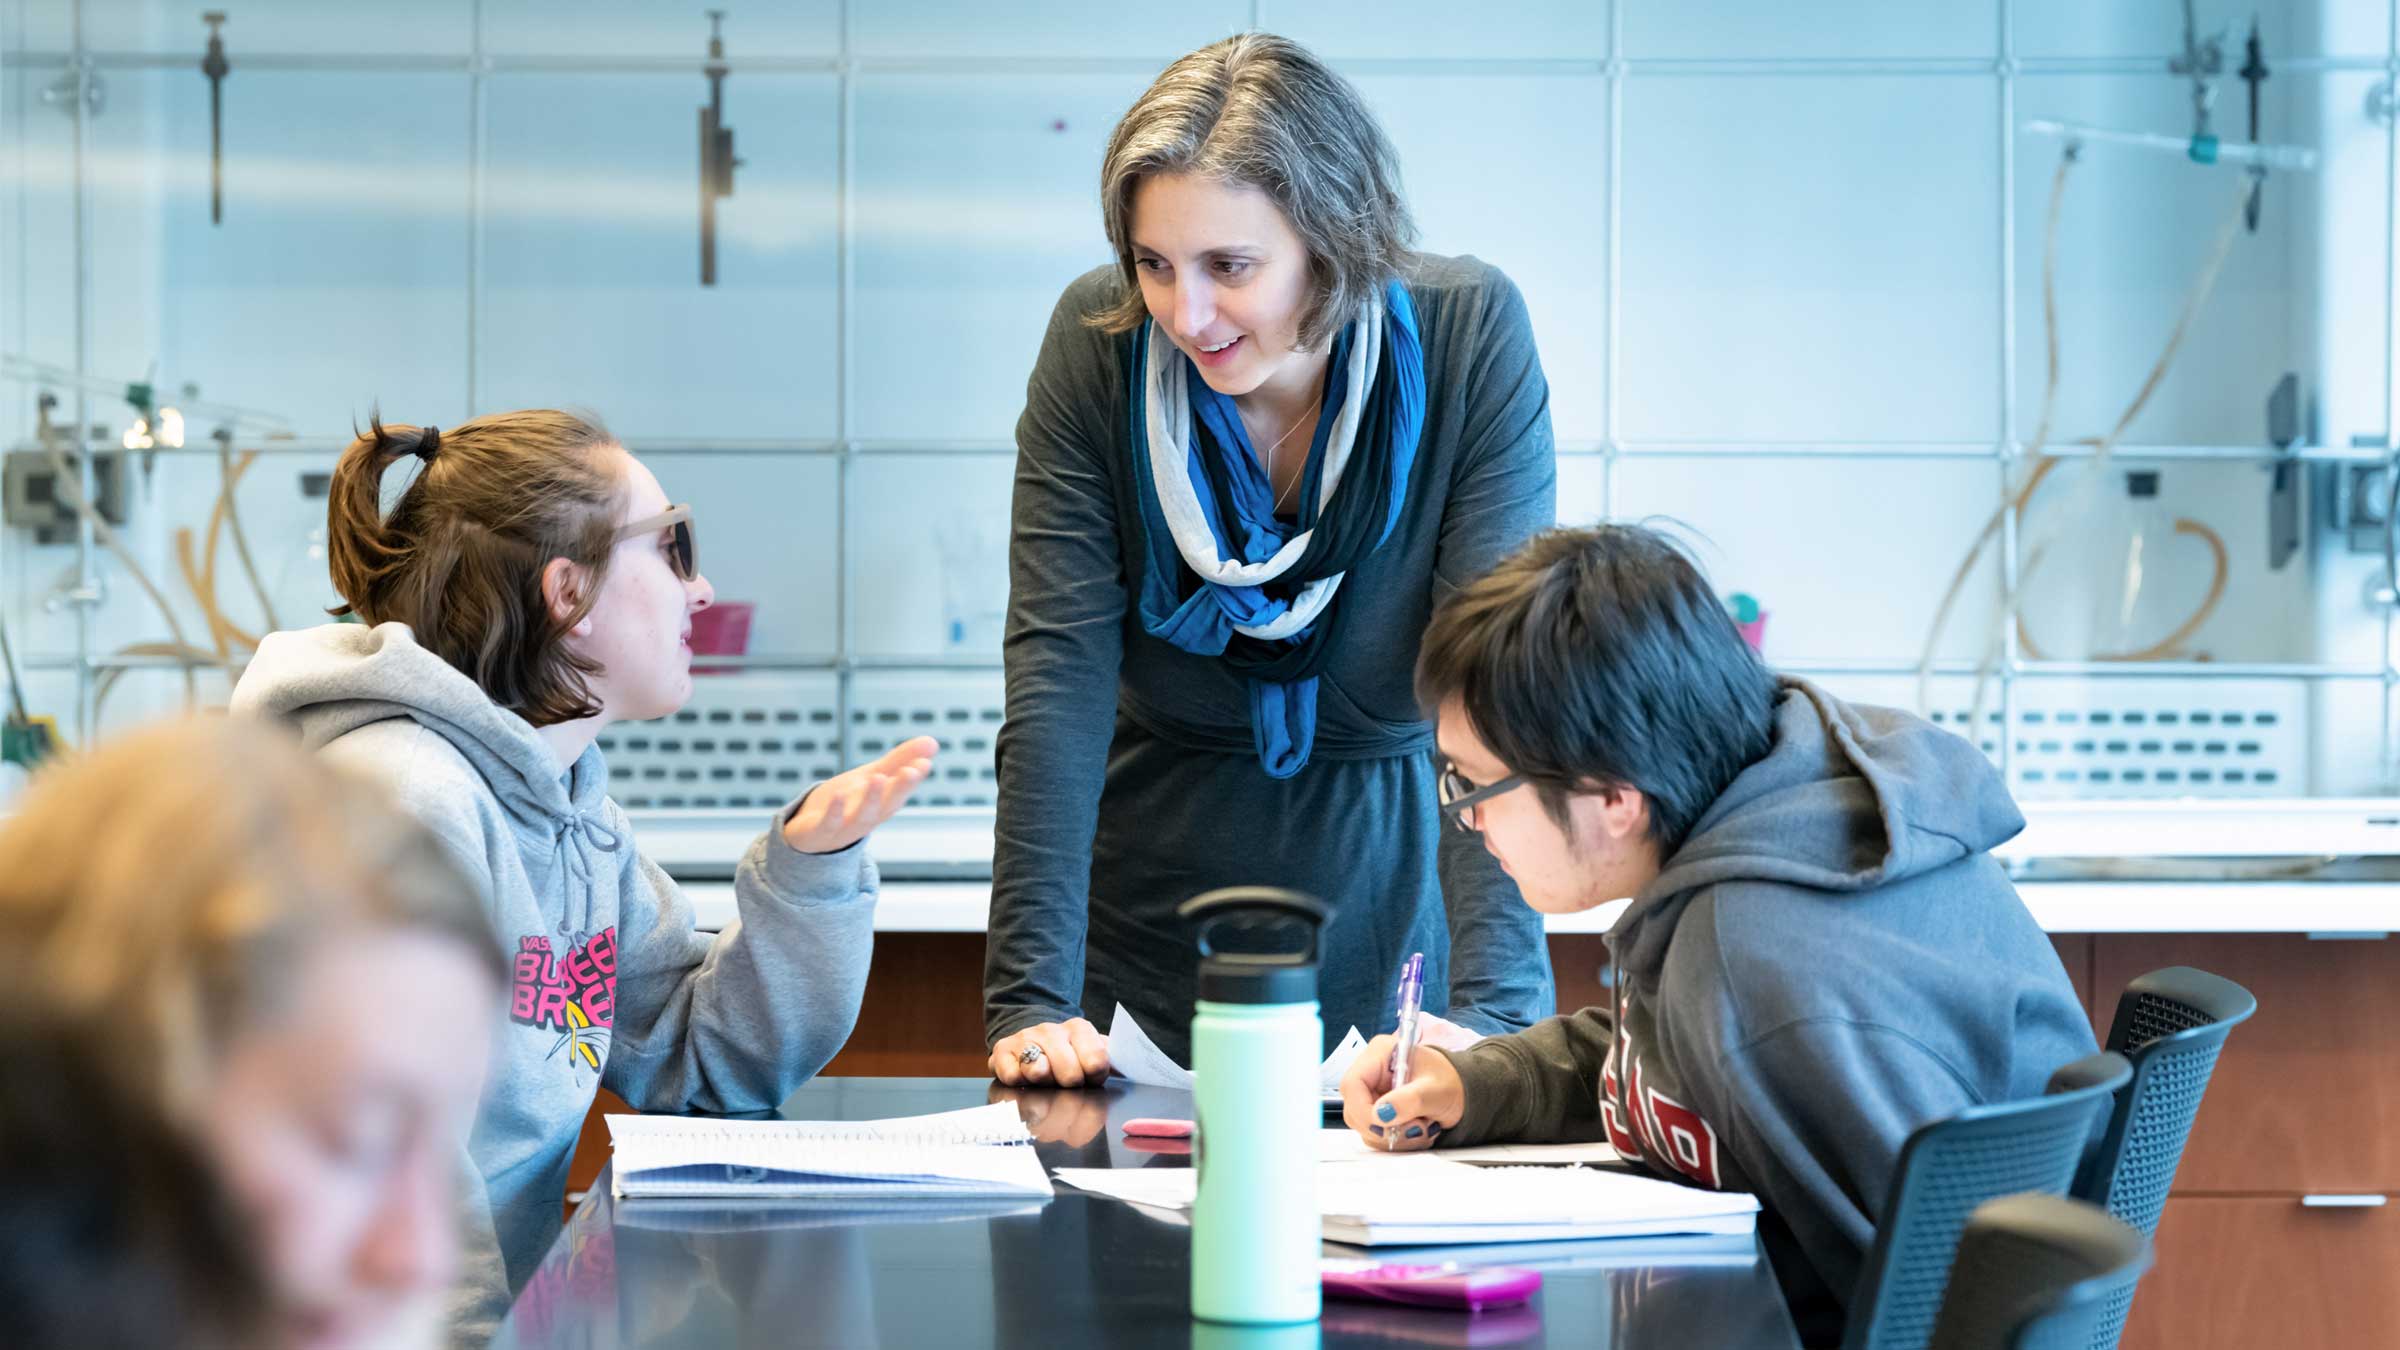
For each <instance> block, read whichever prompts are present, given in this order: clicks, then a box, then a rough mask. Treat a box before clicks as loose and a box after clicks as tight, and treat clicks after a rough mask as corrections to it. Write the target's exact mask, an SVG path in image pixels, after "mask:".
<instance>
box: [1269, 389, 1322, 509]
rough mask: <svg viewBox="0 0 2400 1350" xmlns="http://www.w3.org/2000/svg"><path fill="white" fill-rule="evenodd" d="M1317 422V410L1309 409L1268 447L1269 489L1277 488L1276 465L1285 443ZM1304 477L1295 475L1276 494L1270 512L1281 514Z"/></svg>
mask: <svg viewBox="0 0 2400 1350" xmlns="http://www.w3.org/2000/svg"><path fill="white" fill-rule="evenodd" d="M1316 420H1317V410H1316V409H1314V408H1311V409H1309V410H1308V412H1307V413H1306V414H1304V415H1302V416H1301V417H1299V418H1298V419H1296V420H1295V421H1293V423H1292V424H1291V425H1290V426H1288V427H1285V428H1284V429H1283V434H1282V435H1281V436H1278V437H1276V438H1275V443H1274V444H1273V445H1270V446H1268V447H1267V486H1268V487H1270V488H1271V487H1273V486H1275V466H1276V464H1277V460H1276V453H1277V452H1278V451H1280V450H1282V449H1283V443H1284V442H1285V441H1288V440H1290V439H1291V438H1292V433H1293V432H1295V431H1298V430H1299V429H1300V428H1302V427H1304V426H1308V425H1310V424H1312V423H1314V422H1315V421H1316ZM1303 477H1306V475H1305V474H1294V475H1293V476H1292V481H1291V482H1289V483H1286V484H1285V485H1284V488H1283V491H1281V492H1278V493H1276V494H1275V502H1274V504H1273V505H1272V506H1270V507H1268V508H1267V509H1268V510H1270V511H1273V512H1278V513H1280V512H1281V511H1282V510H1283V502H1284V499H1285V498H1286V497H1289V496H1291V495H1292V489H1294V488H1296V487H1298V486H1300V480H1301V479H1302V478H1303Z"/></svg>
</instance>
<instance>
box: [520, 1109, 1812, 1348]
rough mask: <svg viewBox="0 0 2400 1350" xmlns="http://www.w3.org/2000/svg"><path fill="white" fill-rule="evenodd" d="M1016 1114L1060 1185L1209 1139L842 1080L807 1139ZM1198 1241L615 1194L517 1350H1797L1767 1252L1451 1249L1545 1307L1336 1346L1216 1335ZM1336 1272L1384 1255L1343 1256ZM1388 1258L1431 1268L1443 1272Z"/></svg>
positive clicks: (543, 1286) (1139, 1229) (949, 1212)
mask: <svg viewBox="0 0 2400 1350" xmlns="http://www.w3.org/2000/svg"><path fill="white" fill-rule="evenodd" d="M1008 1099H1013V1100H1015V1101H1016V1102H1017V1104H1018V1107H1019V1110H1020V1111H1021V1112H1022V1113H1023V1114H1024V1117H1025V1123H1026V1125H1027V1126H1028V1127H1029V1128H1030V1129H1031V1130H1032V1131H1033V1133H1034V1135H1035V1136H1036V1137H1037V1139H1038V1140H1039V1141H1040V1142H1039V1144H1038V1145H1037V1147H1038V1148H1039V1150H1040V1154H1041V1159H1042V1162H1043V1164H1044V1165H1045V1166H1047V1167H1183V1166H1188V1165H1189V1163H1190V1159H1189V1157H1188V1156H1186V1155H1182V1154H1175V1153H1153V1152H1145V1151H1141V1150H1138V1149H1134V1148H1131V1147H1128V1145H1127V1143H1126V1140H1125V1137H1124V1135H1123V1134H1122V1133H1121V1131H1120V1130H1119V1128H1118V1126H1119V1125H1121V1124H1122V1123H1123V1122H1124V1121H1127V1120H1131V1119H1133V1118H1134V1117H1137V1116H1172V1117H1188V1116H1190V1115H1191V1096H1190V1094H1189V1093H1185V1092H1179V1091H1174V1090H1171V1089H1165V1088H1137V1087H1132V1086H1129V1085H1127V1084H1125V1083H1123V1082H1117V1083H1112V1084H1111V1085H1110V1086H1109V1087H1108V1088H1107V1089H1106V1090H1104V1091H1088V1092H1087V1091H1069V1090H1063V1089H1046V1090H1040V1091H1018V1090H1015V1089H1009V1088H1002V1087H999V1086H997V1085H996V1084H993V1083H991V1082H989V1081H987V1080H983V1079H964V1078H826V1079H819V1080H818V1081H816V1082H814V1083H811V1084H810V1085H808V1086H807V1087H805V1088H802V1089H801V1090H800V1091H799V1092H797V1093H795V1094H794V1095H793V1096H792V1099H791V1100H790V1101H788V1102H786V1103H784V1106H783V1110H782V1114H783V1115H785V1116H788V1117H792V1118H795V1119H813V1120H866V1119H874V1118H877V1117H883V1116H905V1115H920V1114H924V1113H927V1112H932V1111H948V1110H955V1109H957V1108H960V1107H965V1106H977V1105H981V1104H982V1103H984V1102H986V1101H992V1100H1008ZM1190 1232H1191V1230H1190V1229H1188V1228H1186V1227H1184V1226H1182V1225H1181V1224H1179V1223H1175V1222H1171V1221H1168V1220H1164V1219H1161V1218H1157V1217H1153V1216H1152V1215H1150V1214H1148V1213H1146V1212H1144V1211H1141V1210H1137V1209H1134V1208H1132V1207H1130V1206H1128V1205H1125V1204H1121V1203H1119V1202H1117V1201H1114V1200H1108V1199H1103V1198H1101V1197H1098V1196H1093V1195H1088V1194H1085V1193H1083V1192H1081V1191H1077V1190H1073V1189H1071V1188H1068V1187H1065V1186H1061V1187H1059V1189H1058V1194H1057V1195H1056V1196H1055V1197H1054V1198H1052V1199H1051V1200H1049V1201H1047V1202H1038V1201H1027V1202H1015V1203H1005V1202H1004V1203H986V1204H983V1205H980V1206H973V1205H965V1204H961V1203H957V1202H948V1201H938V1200H937V1201H925V1202H916V1201H910V1202H905V1203H895V1204H892V1205H889V1206H886V1207H882V1208H880V1209H876V1210H872V1211H865V1212H862V1211H861V1210H860V1209H859V1208H856V1207H853V1208H850V1209H848V1210H845V1211H838V1212H834V1211H827V1210H825V1209H823V1208H821V1207H815V1208H812V1207H807V1206H803V1205H801V1204H799V1203H797V1202H788V1201H787V1202H777V1201H772V1200H767V1201H741V1202H732V1201H727V1202H706V1203H699V1202H693V1201H688V1200H680V1201H679V1200H657V1199H640V1200H628V1201H615V1200H612V1199H611V1198H610V1196H609V1195H608V1177H607V1174H606V1173H603V1174H602V1177H601V1180H600V1182H599V1183H598V1184H597V1185H595V1186H594V1187H593V1190H592V1195H591V1198H590V1199H589V1200H587V1201H585V1202H584V1204H583V1206H582V1208H580V1209H579V1210H577V1211H576V1214H575V1217H574V1219H573V1220H572V1221H571V1222H569V1223H568V1225H567V1229H566V1232H565V1233H563V1234H561V1235H560V1237H559V1241H558V1245H557V1246H556V1247H554V1248H552V1249H551V1252H550V1255H549V1257H548V1258H547V1259H546V1260H544V1261H543V1263H542V1265H541V1268H540V1269H539V1270H537V1271H536V1272H535V1274H534V1277H533V1279H532V1281H531V1282H530V1283H529V1284H528V1285H527V1286H526V1288H525V1291H524V1293H523V1294H522V1295H520V1296H519V1298H518V1299H517V1304H516V1307H515V1309H514V1310H513V1311H512V1312H511V1313H510V1315H509V1319H508V1321H507V1323H506V1324H504V1325H503V1326H502V1328H501V1331H500V1337H499V1340H498V1341H497V1342H496V1344H498V1345H501V1346H517V1347H526V1348H527V1350H531V1348H532V1347H576V1350H591V1348H593V1347H621V1348H622V1350H647V1348H648V1347H660V1348H662V1350H663V1347H669V1346H673V1347H686V1346H695V1347H696V1346H754V1345H755V1346H829V1347H841V1350H858V1348H860V1347H871V1346H920V1345H921V1346H944V1347H948V1346H962V1347H968V1346H1039V1347H1045V1348H1047V1347H1060V1346H1107V1347H1112V1348H1113V1347H1120V1346H1123V1347H1143V1346H1173V1347H1177V1350H1183V1348H1184V1347H1190V1348H1191V1350H1201V1348H1202V1347H1207V1348H1208V1350H1216V1348H1217V1347H1228V1348H1230V1347H1242V1348H1243V1350H1270V1348H1271V1350H1293V1348H1298V1347H1314V1346H1320V1345H1322V1346H1415V1345H1456V1346H1552V1345H1556V1346H1575V1347H1578V1348H1579V1350H1581V1348H1585V1347H1589V1348H1592V1350H1598V1348H1599V1347H1610V1346H1620V1347H1677V1348H1678V1350H1681V1348H1683V1347H1707V1348H1708V1350H1747V1348H1748V1347H1759V1350H1794V1347H1796V1346H1797V1345H1798V1341H1797V1338H1796V1337H1795V1336H1794V1335H1793V1332H1792V1327H1791V1320H1790V1318H1789V1317H1788V1316H1787V1315H1786V1314H1785V1312H1784V1306H1783V1300H1782V1298H1781V1296H1780V1295H1779V1294H1778V1293H1777V1291H1776V1286H1775V1280H1774V1276H1773V1275H1772V1274H1771V1273H1770V1271H1769V1270H1768V1267H1767V1263H1766V1261H1765V1260H1764V1259H1763V1257H1761V1256H1760V1254H1759V1252H1758V1249H1757V1246H1756V1243H1755V1241H1752V1240H1744V1241H1741V1242H1729V1241H1727V1240H1725V1239H1697V1240H1690V1239H1679V1240H1674V1241H1667V1242H1649V1243H1627V1242H1559V1243H1540V1244H1522V1245H1515V1246H1510V1247H1507V1248H1505V1249H1492V1248H1483V1249H1451V1251H1452V1252H1454V1253H1456V1254H1457V1255H1459V1256H1460V1257H1461V1259H1469V1260H1481V1261H1484V1262H1487V1263H1489V1262H1492V1261H1494V1260H1495V1258H1497V1259H1499V1260H1502V1261H1505V1263H1506V1264H1510V1265H1518V1266H1530V1267H1533V1268H1535V1269H1537V1270H1540V1271H1541V1272H1542V1275H1543V1284H1542V1290H1541V1292H1540V1293H1539V1294H1536V1295H1535V1296H1534V1299H1533V1302H1532V1303H1530V1304H1528V1305H1526V1306H1523V1307H1519V1308H1497V1309H1489V1310H1486V1311H1485V1312H1482V1313H1480V1314H1467V1313H1461V1312H1448V1311H1436V1310H1429V1309H1408V1308H1397V1307H1390V1306H1385V1305H1377V1304H1367V1303H1347V1302H1340V1301H1335V1300H1330V1299H1329V1300H1327V1301H1326V1304H1325V1315H1324V1318H1323V1320H1322V1321H1321V1322H1320V1323H1316V1324H1312V1325H1307V1326H1301V1327H1289V1328H1274V1329H1267V1330H1249V1329H1239V1328H1223V1327H1216V1326H1212V1325H1210V1324H1207V1323H1202V1322H1195V1321H1193V1320H1192V1318H1191V1315H1190V1312H1189V1310H1188V1309H1189V1299H1190V1265H1189V1255H1190ZM1327 1251H1328V1253H1329V1254H1339V1255H1345V1256H1360V1255H1368V1253H1365V1252H1363V1251H1361V1250H1359V1249H1355V1248H1341V1247H1333V1246H1328V1248H1327ZM1373 1255H1375V1256H1377V1257H1380V1258H1384V1259H1392V1260H1403V1261H1423V1260H1427V1259H1433V1258H1428V1257H1427V1256H1426V1255H1425V1253H1424V1252H1423V1250H1422V1249H1415V1250H1409V1249H1399V1250H1393V1249H1384V1250H1381V1251H1378V1252H1375V1253H1373Z"/></svg>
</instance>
